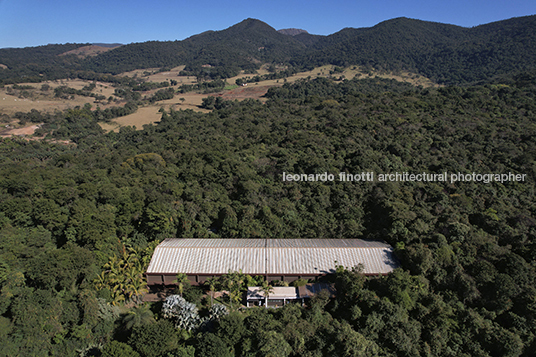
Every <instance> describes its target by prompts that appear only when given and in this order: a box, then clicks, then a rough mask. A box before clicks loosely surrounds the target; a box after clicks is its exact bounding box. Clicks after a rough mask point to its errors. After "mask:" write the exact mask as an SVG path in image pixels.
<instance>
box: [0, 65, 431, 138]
mask: <svg viewBox="0 0 536 357" xmlns="http://www.w3.org/2000/svg"><path fill="white" fill-rule="evenodd" d="M267 68H268V65H264V66H262V67H261V68H260V69H259V70H258V71H257V72H258V73H257V74H258V75H263V74H267V73H269V72H268V70H267ZM183 69H184V66H179V67H175V68H173V69H171V70H169V71H166V72H160V69H158V68H153V69H139V70H135V71H131V72H126V73H123V74H120V76H129V77H137V78H144V79H146V80H147V81H149V82H163V81H169V80H171V79H173V80H175V81H177V82H178V84H177V85H176V86H174V88H175V89H177V88H178V87H179V86H181V85H183V84H194V83H196V78H195V77H193V76H179V73H180V71H182V70H183ZM257 74H240V75H238V76H236V77H233V78H228V79H227V83H228V85H227V86H226V87H225V88H224V89H223V91H221V92H219V93H214V94H210V95H215V96H220V97H222V98H224V99H227V100H243V99H246V98H254V99H260V100H263V98H262V97H263V96H264V94H265V93H266V92H267V91H268V89H269V88H270V87H274V86H282V85H283V84H284V83H293V82H295V81H297V80H300V79H303V78H308V77H310V78H317V77H325V78H333V79H335V80H340V79H352V78H371V77H372V78H373V77H376V76H377V77H381V78H392V79H396V80H397V81H401V82H408V83H411V84H414V85H422V86H424V87H430V86H437V85H436V84H435V83H433V82H431V81H430V80H428V79H427V78H425V77H422V76H420V75H418V74H414V73H409V72H400V73H379V72H374V71H366V70H364V69H361V68H360V67H358V66H351V67H348V68H345V69H343V70H342V72H341V71H340V70H339V71H337V72H336V71H335V66H332V65H326V66H322V67H317V68H315V69H313V70H311V71H307V72H301V73H296V74H295V75H293V76H291V77H288V78H285V79H276V80H267V81H260V82H258V83H248V85H247V86H243V87H242V86H240V87H239V86H237V85H236V84H235V82H236V80H237V79H239V78H244V79H246V78H247V77H250V78H251V77H254V76H256V75H257ZM90 83H91V82H90V81H83V80H61V81H49V82H43V83H37V84H36V83H33V84H32V83H28V84H20V85H21V86H25V85H26V86H32V87H33V89H27V90H25V93H22V92H23V90H13V88H12V86H6V87H4V88H0V115H1V116H2V121H3V122H4V123H8V124H9V127H10V128H11V130H21V129H24V128H20V127H18V126H17V123H16V122H14V121H13V119H12V116H13V114H14V113H16V112H19V111H20V112H29V111H30V110H32V109H36V110H39V111H47V112H54V111H55V110H60V111H62V110H65V109H69V108H74V107H75V106H83V105H85V104H86V103H89V104H91V105H92V106H93V108H96V106H97V105H98V106H100V107H101V108H102V109H104V108H106V107H109V106H117V105H120V104H118V103H115V102H113V101H112V102H111V103H107V102H105V103H95V98H93V97H84V96H79V95H75V96H74V97H73V98H71V99H60V98H55V97H54V88H56V87H59V86H68V87H70V88H74V89H82V88H83V87H85V86H87V85H88V84H90ZM96 84H97V86H96V88H95V89H94V90H93V93H95V94H99V95H103V96H105V97H106V98H108V97H110V96H112V95H113V93H114V89H115V88H114V87H112V85H111V84H109V83H100V82H97V83H96ZM43 85H48V86H49V89H48V90H46V91H43V90H41V88H42V86H43ZM10 87H11V88H10ZM156 91H157V90H152V91H148V92H144V93H142V96H150V95H151V94H152V93H154V92H156ZM207 96H208V95H207V94H203V93H195V92H189V93H182V94H180V93H178V94H176V95H175V98H173V99H169V100H164V101H159V102H156V103H154V104H153V105H151V106H146V107H142V108H139V109H138V111H137V112H136V113H133V114H130V115H127V116H124V117H120V118H117V119H114V120H112V122H111V123H103V124H101V127H102V128H103V129H105V130H106V131H112V130H115V131H117V130H119V128H120V127H121V126H135V127H136V128H137V129H138V130H141V129H142V128H143V125H144V124H153V123H155V122H158V121H159V120H160V117H161V114H160V113H159V112H158V110H159V109H160V108H164V109H166V110H169V109H171V108H172V109H174V110H181V109H182V110H185V109H192V110H195V111H199V112H208V110H206V109H203V108H201V107H200V106H201V103H202V99H203V98H204V97H207ZM30 129H31V128H28V129H26V130H24V133H29V132H30V131H31V130H30ZM2 134H3V135H10V130H6V129H5V128H4V130H3V132H2ZM12 135H16V134H15V132H14V131H13V132H12Z"/></svg>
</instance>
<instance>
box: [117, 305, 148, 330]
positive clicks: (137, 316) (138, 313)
mask: <svg viewBox="0 0 536 357" xmlns="http://www.w3.org/2000/svg"><path fill="white" fill-rule="evenodd" d="M153 322H155V320H154V317H153V312H152V311H151V309H150V307H149V305H138V306H136V307H135V308H133V309H130V310H128V312H127V313H126V314H125V315H124V316H123V324H124V326H125V328H126V329H127V330H131V329H132V328H134V327H137V326H143V325H148V324H150V323H153Z"/></svg>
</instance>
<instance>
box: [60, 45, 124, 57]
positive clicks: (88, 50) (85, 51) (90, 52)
mask: <svg viewBox="0 0 536 357" xmlns="http://www.w3.org/2000/svg"><path fill="white" fill-rule="evenodd" d="M114 48H115V47H103V46H95V45H89V46H83V47H78V48H77V49H74V50H71V51H67V52H64V53H62V54H60V56H66V55H76V56H78V57H80V58H84V57H92V56H96V55H99V54H101V53H104V52H106V51H109V50H112V49H114Z"/></svg>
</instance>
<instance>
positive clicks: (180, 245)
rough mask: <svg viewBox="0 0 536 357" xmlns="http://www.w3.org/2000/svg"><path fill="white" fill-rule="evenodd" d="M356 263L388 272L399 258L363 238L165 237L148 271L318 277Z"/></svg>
mask: <svg viewBox="0 0 536 357" xmlns="http://www.w3.org/2000/svg"><path fill="white" fill-rule="evenodd" d="M358 264H363V266H364V273H365V274H386V273H389V272H391V271H392V270H393V269H394V268H396V267H397V266H398V261H397V259H396V257H395V256H394V254H393V248H392V247H391V246H390V245H388V244H386V243H383V242H378V241H365V240H362V239H189V238H186V239H179V238H168V239H166V240H164V241H163V242H162V243H160V244H159V245H158V246H157V247H156V249H155V251H154V254H153V257H152V259H151V262H150V264H149V267H148V269H147V274H177V273H179V272H180V273H186V274H207V275H210V274H215V275H217V274H227V273H228V272H229V271H239V270H242V272H243V273H244V274H252V275H265V274H268V275H286V274H288V275H318V274H326V273H333V272H334V271H335V267H336V265H342V266H345V267H354V266H357V265H358Z"/></svg>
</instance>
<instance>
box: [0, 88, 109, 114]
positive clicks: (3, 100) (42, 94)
mask: <svg viewBox="0 0 536 357" xmlns="http://www.w3.org/2000/svg"><path fill="white" fill-rule="evenodd" d="M90 83H91V82H90V81H83V80H80V79H65V80H59V81H46V82H42V83H21V84H19V85H20V86H31V87H33V89H28V90H13V89H12V88H13V86H6V87H4V88H0V114H6V115H8V116H11V115H13V114H15V113H16V112H29V111H30V110H32V109H36V110H39V111H44V112H50V113H52V112H54V111H56V110H60V111H62V110H65V109H69V108H74V107H76V106H84V105H85V104H86V103H89V104H91V105H93V106H96V104H95V98H93V97H83V96H74V98H72V99H61V98H56V97H54V88H57V87H60V86H67V87H70V88H74V89H82V88H83V87H84V86H87V85H88V84H90ZM96 84H97V87H96V88H95V89H94V90H93V93H96V94H100V95H103V96H105V97H106V98H108V97H109V96H111V95H112V94H113V93H114V88H113V87H112V86H111V85H110V84H108V83H101V82H97V83H96ZM43 85H48V86H49V89H48V90H46V91H43V90H41V88H42V86H43ZM22 92H26V93H25V94H23V93H22ZM99 105H100V107H101V108H105V107H107V106H108V105H104V104H99ZM112 105H113V104H112Z"/></svg>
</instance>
